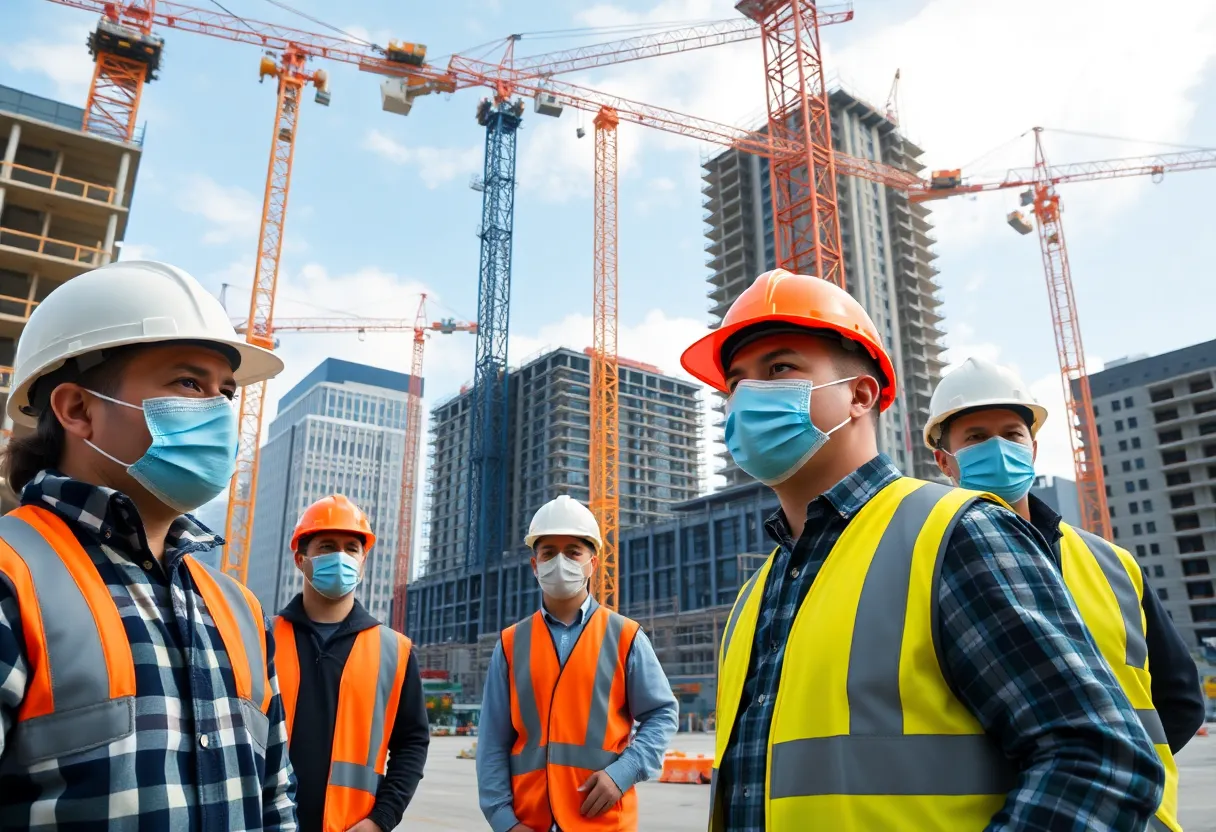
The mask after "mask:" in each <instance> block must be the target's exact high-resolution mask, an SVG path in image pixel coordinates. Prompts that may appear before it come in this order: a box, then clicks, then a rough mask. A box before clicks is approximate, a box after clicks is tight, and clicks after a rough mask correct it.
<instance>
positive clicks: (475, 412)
mask: <svg viewBox="0 0 1216 832" xmlns="http://www.w3.org/2000/svg"><path fill="white" fill-rule="evenodd" d="M522 120H523V104H522V102H519V101H515V102H511V101H509V100H506V99H505V98H503V99H498V100H494V101H491V100H489V99H486V100H484V101H482V102H481V105H480V107H479V108H478V121H479V122H481V123H482V124H483V125H484V127H485V130H486V143H485V167H484V173H483V176H482V179H481V180H480V182H479V183H478V185H479V187H480V188H481V191H482V204H481V229H480V231H479V236H480V238H481V256H480V265H479V270H478V271H479V279H478V284H477V327H478V329H477V348H476V359H475V363H474V367H473V402H472V407H471V409H470V411H469V431H470V432H469V441H470V451H471V452H470V454H469V461H470V465H469V482H468V503H467V511H466V515H465V516H466V525H465V534H466V538H465V541H466V547H467V548H466V555H465V562H466V565H467V566H468V567H469V568H476V569H478V570H479V571H480V572H481V573H482V586H483V587H484V585H485V570H486V567H487V564H489V563H490V562H491V560H492V559H494V558H497V557H498V556H499V555H500V554H501V553H502V551H503V547H504V544H505V542H506V521H507V516H506V515H507V502H506V501H507V465H506V463H507V441H508V432H507V431H508V427H509V424H508V413H507V384H508V377H509V374H508V372H507V333H508V328H509V326H510V320H511V314H510V313H511V244H512V240H513V236H514V224H515V155H516V147H517V145H518V139H519V125H520V122H521V121H522ZM481 614H482V617H483V618H484V617H485V615H486V604H485V599H483V603H482V605H481ZM479 624H480V622H473V621H466V622H465V623H464V626H465V627H466V628H469V629H468V630H467V631H466V632H467V633H472V632H473V629H472V628H476V627H478V626H479Z"/></svg>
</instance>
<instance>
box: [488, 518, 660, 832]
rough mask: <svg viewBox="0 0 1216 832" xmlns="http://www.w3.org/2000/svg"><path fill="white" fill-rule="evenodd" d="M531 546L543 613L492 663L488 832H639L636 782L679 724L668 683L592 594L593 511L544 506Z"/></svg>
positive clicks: (640, 639) (633, 633) (635, 635)
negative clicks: (634, 728) (633, 732)
mask: <svg viewBox="0 0 1216 832" xmlns="http://www.w3.org/2000/svg"><path fill="white" fill-rule="evenodd" d="M524 542H525V543H526V544H527V546H528V548H530V549H532V552H533V556H532V571H533V573H534V574H535V575H536V580H537V581H538V582H539V583H540V589H541V608H540V609H539V610H537V611H536V613H535V614H534V615H532V616H531V617H529V618H525V619H524V620H523V621H520V622H519V623H518V624H513V625H512V626H510V627H508V628H507V629H506V630H504V631H503V632H502V637H501V639H500V640H499V642H498V644H497V645H496V646H495V647H494V653H493V655H492V656H491V658H490V667H489V670H488V671H487V675H486V687H485V695H484V696H483V697H482V704H481V720H480V723H479V726H478V746H477V787H478V792H479V796H480V800H481V811H482V813H483V814H484V815H485V816H486V820H487V821H489V823H490V828H491V829H492V830H493V832H508V830H510V832H551V831H552V830H560V831H561V832H583V830H595V829H600V830H613V832H616V830H628V829H637V828H638V805H637V792H636V790H635V789H634V788H633V786H634V784H635V783H639V782H641V781H643V780H647V779H649V778H651V777H653V776H654V775H656V774H658V773H659V772H660V771H661V770H662V767H663V755H664V754H665V753H666V751H667V743H668V742H669V741H670V740H671V737H672V735H673V734H675V732H676V729H677V728H678V727H679V707H678V705H677V704H676V699H675V696H674V695H673V694H672V691H671V685H670V684H669V683H668V681H667V676H666V674H664V673H663V668H662V667H661V666H660V665H659V661H658V658H657V657H656V656H655V653H654V648H653V647H652V646H651V645H650V641H649V640H648V639H647V638H646V636H645V634H644V633H642V631H641V628H640V627H639V626H638V623H637V622H636V621H631V620H630V619H628V618H625V617H624V616H622V615H618V614H617V613H615V612H611V611H609V610H607V609H605V608H604V607H602V606H600V605H599V604H598V603H597V602H596V600H595V599H594V598H592V597H591V593H590V581H591V576H592V575H593V574H595V570H596V567H597V566H598V564H599V553H600V550H601V549H602V548H603V539H602V538H601V536H600V528H599V524H598V523H596V520H595V517H594V516H593V515H592V514H591V512H590V511H589V510H588V509H587V507H586V506H584V505H583V504H582V503H580V502H578V501H577V500H575V499H573V498H572V497H569V496H565V495H563V496H560V497H558V498H557V499H555V500H552V501H550V502H548V503H545V504H544V505H543V506H541V507H540V510H539V511H537V512H536V515H535V516H534V517H533V518H532V523H531V524H530V526H529V528H528V535H527V537H526V538H525V540H524ZM635 722H637V723H638V728H637V733H636V734H635V735H634V736H633V737H632V739H631V738H630V732H631V730H632V729H633V725H634V723H635Z"/></svg>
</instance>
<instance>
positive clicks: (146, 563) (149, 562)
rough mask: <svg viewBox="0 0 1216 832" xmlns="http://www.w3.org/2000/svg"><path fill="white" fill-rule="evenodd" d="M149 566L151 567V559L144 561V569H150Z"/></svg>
mask: <svg viewBox="0 0 1216 832" xmlns="http://www.w3.org/2000/svg"><path fill="white" fill-rule="evenodd" d="M151 568H152V561H150V560H146V561H144V569H149V570H150V569H151Z"/></svg>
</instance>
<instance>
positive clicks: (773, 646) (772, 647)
mask: <svg viewBox="0 0 1216 832" xmlns="http://www.w3.org/2000/svg"><path fill="white" fill-rule="evenodd" d="M777 647H778V645H777V642H775V641H770V642H769V643H768V649H769V652H770V653H776V652H777Z"/></svg>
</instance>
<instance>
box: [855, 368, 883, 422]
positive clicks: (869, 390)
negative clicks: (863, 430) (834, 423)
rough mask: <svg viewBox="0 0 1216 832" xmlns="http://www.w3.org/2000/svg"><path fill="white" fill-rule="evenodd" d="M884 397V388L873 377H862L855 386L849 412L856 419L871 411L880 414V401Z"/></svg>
mask: <svg viewBox="0 0 1216 832" xmlns="http://www.w3.org/2000/svg"><path fill="white" fill-rule="evenodd" d="M881 395H882V386H881V385H880V384H879V383H878V379H876V378H874V377H873V376H861V377H860V378H858V379H857V381H856V382H854V384H853V404H852V407H851V408H850V410H849V413H850V415H852V416H853V417H854V418H859V417H861V416H864V415H865V414H866V413H867V412H869V411H874V412H875V413H877V412H878V400H879V397H880V396H881Z"/></svg>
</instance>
